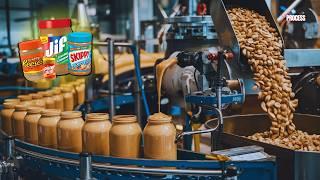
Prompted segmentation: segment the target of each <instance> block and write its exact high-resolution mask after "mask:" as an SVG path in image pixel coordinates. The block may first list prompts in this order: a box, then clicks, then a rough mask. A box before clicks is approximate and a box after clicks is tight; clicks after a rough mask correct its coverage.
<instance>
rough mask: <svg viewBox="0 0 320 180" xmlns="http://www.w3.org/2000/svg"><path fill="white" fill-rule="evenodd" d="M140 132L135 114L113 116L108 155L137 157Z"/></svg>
mask: <svg viewBox="0 0 320 180" xmlns="http://www.w3.org/2000/svg"><path fill="white" fill-rule="evenodd" d="M141 133H142V132H141V128H140V125H139V124H138V122H137V117H136V116H133V115H118V116H115V117H114V119H113V121H112V126H111V129H110V156H115V157H123V158H139V154H140V153H139V150H140V142H141Z"/></svg>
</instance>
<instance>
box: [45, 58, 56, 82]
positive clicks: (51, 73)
mask: <svg viewBox="0 0 320 180" xmlns="http://www.w3.org/2000/svg"><path fill="white" fill-rule="evenodd" d="M48 60H49V61H48ZM48 60H47V59H46V58H44V61H45V63H44V68H43V77H44V78H46V79H55V78H56V72H55V63H54V61H53V62H52V63H51V62H50V58H48Z"/></svg>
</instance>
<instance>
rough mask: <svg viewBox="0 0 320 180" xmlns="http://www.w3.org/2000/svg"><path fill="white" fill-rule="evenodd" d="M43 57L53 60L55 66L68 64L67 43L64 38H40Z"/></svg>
mask: <svg viewBox="0 0 320 180" xmlns="http://www.w3.org/2000/svg"><path fill="white" fill-rule="evenodd" d="M40 40H41V42H42V45H43V49H44V51H45V54H44V57H47V58H55V60H56V63H57V64H67V63H68V43H67V37H66V36H51V37H48V36H41V37H40Z"/></svg>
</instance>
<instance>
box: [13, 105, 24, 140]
mask: <svg viewBox="0 0 320 180" xmlns="http://www.w3.org/2000/svg"><path fill="white" fill-rule="evenodd" d="M26 115H27V105H24V104H18V105H16V106H15V111H14V112H13V114H12V130H13V135H14V136H15V137H16V138H18V139H20V140H24V122H25V119H24V118H25V117H26Z"/></svg>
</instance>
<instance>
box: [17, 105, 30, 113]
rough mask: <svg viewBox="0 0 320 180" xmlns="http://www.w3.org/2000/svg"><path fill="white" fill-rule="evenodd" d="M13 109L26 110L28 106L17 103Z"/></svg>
mask: <svg viewBox="0 0 320 180" xmlns="http://www.w3.org/2000/svg"><path fill="white" fill-rule="evenodd" d="M15 109H16V110H17V111H26V110H27V109H28V107H27V106H26V105H24V104H17V105H16V106H15Z"/></svg>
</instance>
